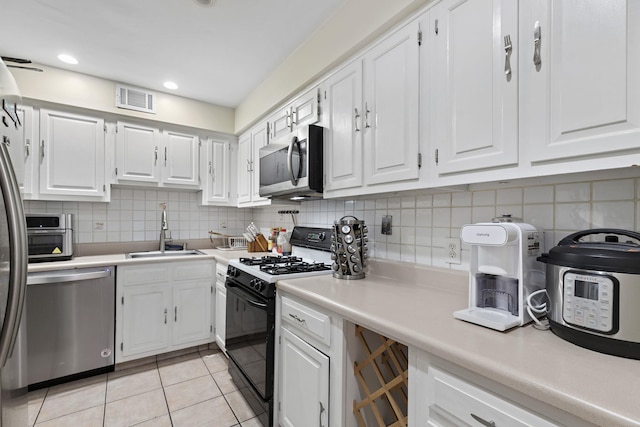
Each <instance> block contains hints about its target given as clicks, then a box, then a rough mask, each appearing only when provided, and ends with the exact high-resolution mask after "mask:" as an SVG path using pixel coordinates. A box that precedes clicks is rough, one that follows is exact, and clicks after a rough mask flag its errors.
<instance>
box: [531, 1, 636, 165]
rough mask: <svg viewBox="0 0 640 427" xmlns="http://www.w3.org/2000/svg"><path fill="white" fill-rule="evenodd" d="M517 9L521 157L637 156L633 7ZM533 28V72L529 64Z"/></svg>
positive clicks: (597, 4)
mask: <svg viewBox="0 0 640 427" xmlns="http://www.w3.org/2000/svg"><path fill="white" fill-rule="evenodd" d="M521 7H525V11H524V12H523V20H522V21H521V22H522V23H521V33H522V39H521V44H522V45H523V47H524V46H526V48H525V49H524V50H523V52H522V55H523V57H522V59H521V64H522V66H521V76H522V77H521V82H522V92H521V96H522V99H523V100H526V102H523V103H522V105H521V118H522V122H523V129H522V133H521V134H522V138H523V140H524V141H525V145H526V146H528V147H531V149H530V150H529V151H528V157H529V158H531V160H533V161H534V162H545V161H555V160H557V159H562V158H572V157H579V156H589V155H598V154H602V153H609V152H614V151H622V150H628V149H637V148H638V141H639V140H640V25H638V23H639V22H640V3H639V2H637V1H626V0H610V1H606V2H602V1H596V0H590V1H579V0H570V1H550V0H546V1H542V2H535V5H531V4H528V2H525V3H524V4H523V5H522V6H521ZM536 22H538V23H539V24H540V27H541V35H542V38H541V41H540V54H541V56H540V64H539V66H536V65H535V64H534V63H533V56H534V51H535V43H534V26H535V24H536ZM601 157H603V156H601ZM605 161H606V160H605ZM632 163H637V161H631V160H630V161H629V164H632ZM605 167H606V166H605Z"/></svg>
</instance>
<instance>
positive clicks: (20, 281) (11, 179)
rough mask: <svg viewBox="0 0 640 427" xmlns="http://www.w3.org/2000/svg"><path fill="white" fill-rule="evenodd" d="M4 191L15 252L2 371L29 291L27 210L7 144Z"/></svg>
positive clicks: (0, 164) (0, 353)
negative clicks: (23, 203)
mask: <svg viewBox="0 0 640 427" xmlns="http://www.w3.org/2000/svg"><path fill="white" fill-rule="evenodd" d="M0 188H1V189H2V193H3V195H4V202H5V209H6V213H7V223H8V224H7V225H8V228H9V245H10V249H11V257H10V261H9V268H10V272H9V292H8V296H7V310H6V314H5V319H4V325H3V328H2V331H1V332H0V368H1V367H4V366H5V364H6V362H7V359H9V358H10V357H11V354H12V353H13V347H14V345H15V342H16V337H17V336H18V329H19V327H20V319H21V318H22V309H23V307H24V300H25V295H26V289H27V287H26V284H27V232H26V224H25V216H24V208H23V206H22V199H21V197H20V189H19V187H18V183H17V180H16V175H15V172H14V170H13V166H12V165H11V159H10V157H9V150H8V149H7V146H6V145H5V144H0Z"/></svg>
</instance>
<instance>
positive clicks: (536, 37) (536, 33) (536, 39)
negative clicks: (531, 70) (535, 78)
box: [533, 21, 542, 71]
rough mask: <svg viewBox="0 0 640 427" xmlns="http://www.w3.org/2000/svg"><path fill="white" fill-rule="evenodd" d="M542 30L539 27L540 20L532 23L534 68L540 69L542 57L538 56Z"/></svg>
mask: <svg viewBox="0 0 640 427" xmlns="http://www.w3.org/2000/svg"><path fill="white" fill-rule="evenodd" d="M541 40H542V30H541V29H540V21H536V23H535V24H533V64H534V65H535V66H536V70H537V71H540V68H541V65H542V58H541V57H540V45H541V44H542V42H541Z"/></svg>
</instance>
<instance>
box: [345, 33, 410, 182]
mask: <svg viewBox="0 0 640 427" xmlns="http://www.w3.org/2000/svg"><path fill="white" fill-rule="evenodd" d="M418 34H419V26H418V23H417V22H413V23H411V24H409V25H406V26H405V27H403V28H402V29H400V30H399V31H398V32H396V33H394V34H392V35H391V36H389V37H388V38H387V39H385V40H383V41H382V42H380V43H379V44H378V45H376V46H375V47H373V49H372V50H371V51H369V52H367V53H366V55H365V57H364V81H365V83H364V87H365V94H364V100H365V105H364V108H363V111H362V115H363V119H364V125H363V126H362V128H363V132H364V153H363V154H364V174H365V183H366V184H367V185H370V184H381V183H391V182H397V181H406V180H411V179H417V178H418V176H419V159H418V153H419V140H418V133H419V132H418V129H419V121H418V118H419V117H418V116H419V101H420V97H419V65H420V45H419V36H418ZM353 160H356V161H357V159H353Z"/></svg>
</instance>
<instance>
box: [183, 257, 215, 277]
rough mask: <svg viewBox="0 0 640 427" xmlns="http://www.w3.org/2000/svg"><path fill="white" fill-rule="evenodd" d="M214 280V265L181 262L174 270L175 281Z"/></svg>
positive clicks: (206, 262)
mask: <svg viewBox="0 0 640 427" xmlns="http://www.w3.org/2000/svg"><path fill="white" fill-rule="evenodd" d="M209 278H213V264H212V262H211V261H205V262H199V261H197V262H180V263H176V264H175V267H174V268H173V279H174V280H190V279H209Z"/></svg>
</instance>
